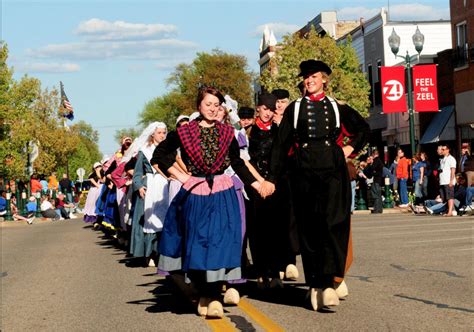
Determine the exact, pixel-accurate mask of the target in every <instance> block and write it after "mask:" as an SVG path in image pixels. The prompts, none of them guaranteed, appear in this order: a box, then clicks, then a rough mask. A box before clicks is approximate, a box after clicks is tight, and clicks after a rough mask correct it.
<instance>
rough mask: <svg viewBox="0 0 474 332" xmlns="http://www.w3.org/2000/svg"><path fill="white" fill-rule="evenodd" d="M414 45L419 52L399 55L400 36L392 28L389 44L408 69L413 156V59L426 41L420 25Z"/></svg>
mask: <svg viewBox="0 0 474 332" xmlns="http://www.w3.org/2000/svg"><path fill="white" fill-rule="evenodd" d="M412 40H413V45H415V49H416V51H417V52H418V54H416V55H413V56H410V55H409V54H408V50H407V54H406V55H405V56H401V55H398V54H397V53H398V49H399V47H400V36H399V35H397V33H396V32H395V28H393V30H392V34H391V35H390V37H388V44H389V45H390V49H391V50H392V53H393V54H394V55H395V57H399V58H402V59H403V60H404V63H405V68H406V69H407V81H408V82H407V92H408V115H409V123H410V147H411V156H412V158H413V156H414V155H415V153H416V146H415V118H414V114H415V110H414V109H413V94H412V86H411V84H412V82H411V68H412V65H411V63H412V61H413V60H415V59H418V58H419V57H420V53H421V51H422V50H423V44H424V43H425V36H424V35H423V34H422V33H421V32H420V29H419V28H418V26H417V27H416V31H415V34H414V35H413V36H412Z"/></svg>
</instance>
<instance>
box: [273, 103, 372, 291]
mask: <svg viewBox="0 0 474 332" xmlns="http://www.w3.org/2000/svg"><path fill="white" fill-rule="evenodd" d="M294 114H295V102H293V103H291V104H290V105H289V106H288V108H287V109H286V111H285V114H284V116H283V119H282V122H281V124H280V127H279V131H278V136H277V138H276V139H275V141H274V145H273V149H272V162H271V172H270V175H269V177H268V180H270V181H272V182H275V179H278V178H279V176H280V174H281V173H282V171H283V168H284V160H285V158H286V157H287V154H288V151H289V149H290V147H291V146H296V149H295V158H296V164H295V170H294V172H293V173H292V175H291V178H290V183H291V187H292V188H291V191H292V195H293V204H294V212H295V217H296V223H297V227H298V233H299V238H300V251H301V255H302V260H303V268H304V273H305V278H306V282H307V283H308V284H309V285H310V287H312V288H325V287H332V285H333V278H334V277H344V270H345V263H346V256H347V247H348V241H349V231H350V210H351V199H352V198H351V184H350V179H349V174H348V171H347V166H346V161H345V157H344V153H343V151H342V148H341V147H340V146H339V145H338V144H337V143H336V139H337V137H338V136H339V134H340V132H341V128H340V127H341V126H343V127H344V129H345V131H347V132H349V133H351V137H350V138H351V140H350V142H349V144H350V145H351V146H353V147H354V151H355V152H357V151H358V150H360V149H361V148H362V147H363V146H364V145H365V143H366V141H367V138H368V135H369V130H370V128H369V125H368V124H367V123H366V121H365V120H364V119H363V118H362V117H361V116H360V114H359V113H358V112H356V111H355V110H354V109H352V108H351V107H349V106H348V105H341V104H338V115H339V123H340V124H339V126H338V125H337V123H338V117H337V116H336V112H335V111H334V109H333V106H332V104H331V102H330V101H329V99H328V98H327V97H325V98H323V99H322V100H320V101H311V100H309V98H307V97H306V98H303V100H302V101H301V105H300V110H299V116H298V121H297V128H296V130H295V129H294V122H293V120H294Z"/></svg>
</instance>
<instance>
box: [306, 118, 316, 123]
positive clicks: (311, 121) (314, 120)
mask: <svg viewBox="0 0 474 332" xmlns="http://www.w3.org/2000/svg"><path fill="white" fill-rule="evenodd" d="M308 122H309V123H313V122H316V119H308Z"/></svg>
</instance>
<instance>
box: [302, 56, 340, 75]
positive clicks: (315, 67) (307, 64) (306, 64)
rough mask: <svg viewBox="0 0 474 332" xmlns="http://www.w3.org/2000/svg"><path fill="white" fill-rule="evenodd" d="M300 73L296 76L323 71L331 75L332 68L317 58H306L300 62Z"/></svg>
mask: <svg viewBox="0 0 474 332" xmlns="http://www.w3.org/2000/svg"><path fill="white" fill-rule="evenodd" d="M300 71H301V72H300V73H299V74H298V76H303V77H305V76H308V75H311V74H314V73H317V72H319V71H320V72H323V73H326V74H328V75H331V73H332V70H331V68H329V66H328V65H327V64H325V63H324V62H322V61H319V60H312V59H311V60H306V61H303V62H301V63H300Z"/></svg>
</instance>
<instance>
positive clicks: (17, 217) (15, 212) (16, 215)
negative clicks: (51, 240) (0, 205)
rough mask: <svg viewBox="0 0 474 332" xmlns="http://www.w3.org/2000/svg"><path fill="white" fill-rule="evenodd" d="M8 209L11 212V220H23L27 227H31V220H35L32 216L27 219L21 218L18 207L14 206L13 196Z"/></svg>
mask: <svg viewBox="0 0 474 332" xmlns="http://www.w3.org/2000/svg"><path fill="white" fill-rule="evenodd" d="M10 208H11V211H12V216H13V220H24V221H26V222H27V223H28V224H29V225H31V224H32V223H33V220H34V219H35V217H34V216H32V217H29V218H27V217H25V216H22V215H21V214H20V211H19V210H18V207H17V206H16V197H15V196H12V198H11V200H10Z"/></svg>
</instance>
